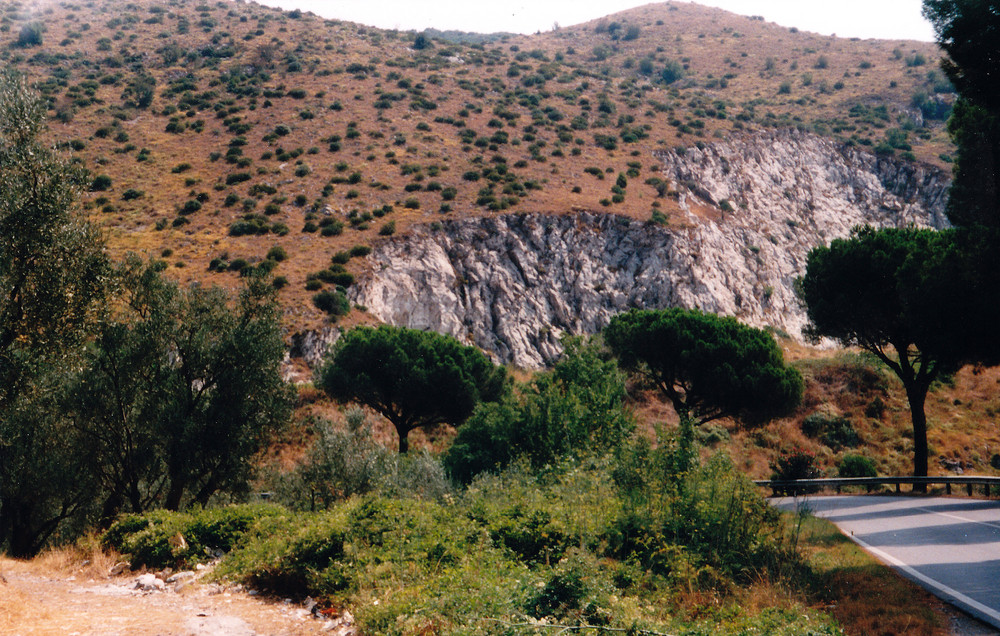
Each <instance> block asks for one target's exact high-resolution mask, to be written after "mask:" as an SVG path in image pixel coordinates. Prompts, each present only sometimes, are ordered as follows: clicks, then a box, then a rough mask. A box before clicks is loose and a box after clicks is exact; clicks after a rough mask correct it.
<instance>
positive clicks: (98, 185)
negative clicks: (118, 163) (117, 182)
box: [90, 174, 111, 192]
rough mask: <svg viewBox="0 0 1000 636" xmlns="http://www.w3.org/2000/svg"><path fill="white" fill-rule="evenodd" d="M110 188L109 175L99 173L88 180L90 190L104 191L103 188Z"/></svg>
mask: <svg viewBox="0 0 1000 636" xmlns="http://www.w3.org/2000/svg"><path fill="white" fill-rule="evenodd" d="M110 189H111V177H109V176H108V175H106V174H100V175H97V176H96V177H94V180H93V181H91V182H90V191H91V192H104V191H105V190H110Z"/></svg>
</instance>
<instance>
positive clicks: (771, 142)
mask: <svg viewBox="0 0 1000 636" xmlns="http://www.w3.org/2000/svg"><path fill="white" fill-rule="evenodd" d="M659 159H661V160H662V162H663V176H664V178H666V179H667V180H669V181H671V182H672V185H673V189H674V190H675V191H676V192H677V195H676V196H677V197H678V201H679V203H680V208H681V210H682V214H684V215H686V216H687V217H688V218H687V219H683V220H681V219H671V226H673V227H670V226H668V227H664V226H660V225H654V224H650V223H641V222H638V221H634V220H630V219H626V218H622V217H617V216H613V215H608V214H597V213H576V214H572V215H566V216H546V215H536V214H518V215H509V216H501V217H496V218H482V219H471V220H465V221H453V222H447V223H445V224H444V226H443V228H442V229H440V230H438V231H431V230H430V229H424V230H418V231H417V232H416V233H413V234H411V235H409V236H407V237H401V238H400V239H399V240H396V241H393V242H390V243H387V244H385V245H384V246H382V247H381V248H379V249H377V250H376V251H375V252H374V253H373V254H372V255H371V256H370V258H371V259H372V262H373V263H372V264H373V265H374V268H373V269H374V273H373V275H372V276H371V277H370V278H368V279H367V280H365V281H362V282H361V283H360V284H359V285H358V286H357V288H356V290H355V292H354V294H355V300H356V302H358V303H359V304H362V305H364V306H366V307H367V308H368V310H369V311H370V312H371V313H372V314H374V315H375V316H376V317H378V318H379V319H381V320H383V321H385V322H388V323H391V324H396V325H403V326H407V327H412V328H417V329H431V330H434V331H439V332H442V333H449V334H452V335H455V336H457V337H458V338H459V339H461V340H463V341H466V342H471V343H474V344H476V345H478V346H480V347H482V348H483V349H485V350H486V351H488V352H490V353H491V354H492V355H494V357H495V358H497V359H498V360H502V361H510V362H513V363H515V364H517V365H519V366H523V367H538V366H541V365H543V364H545V363H546V362H548V361H550V360H551V359H553V358H554V357H555V356H557V355H558V353H559V337H560V335H561V334H562V333H563V332H567V331H568V332H572V333H593V332H596V331H598V330H600V329H601V328H602V327H603V326H604V325H606V324H607V322H608V320H609V319H610V317H611V316H612V315H614V314H615V313H618V312H621V311H624V310H626V309H629V308H631V307H650V308H652V307H667V306H681V307H688V308H695V307H697V308H700V309H703V310H706V311H711V312H716V313H722V314H729V315H734V316H736V317H738V318H739V319H741V320H743V321H744V322H747V323H749V324H751V325H755V326H759V327H763V326H772V327H775V328H778V329H782V330H784V331H786V332H787V333H789V334H790V335H792V336H793V337H798V336H799V335H800V333H801V329H802V327H803V326H804V325H805V322H806V318H805V312H804V308H803V307H802V306H801V305H800V303H799V302H798V300H797V299H796V296H795V293H794V291H793V282H794V281H795V279H796V278H797V277H798V276H801V275H802V274H803V272H804V268H805V257H806V254H807V253H808V251H809V250H810V249H812V248H813V247H814V246H816V245H820V244H824V243H828V242H829V241H830V240H832V239H834V238H837V237H842V236H846V235H848V234H849V232H850V230H851V228H852V227H854V226H856V225H859V224H866V223H867V224H872V225H876V226H895V227H902V226H907V225H916V226H930V227H938V228H939V227H943V226H945V225H946V224H947V221H946V219H945V217H944V203H945V200H946V196H947V186H948V178H947V176H946V175H944V174H942V173H941V172H940V171H937V170H935V169H933V168H930V167H927V166H921V165H916V164H912V163H906V162H902V161H897V160H894V159H890V158H879V157H876V156H874V155H870V154H867V153H864V152H861V151H859V150H856V149H853V148H846V147H843V146H840V145H838V144H837V143H835V142H833V141H831V140H828V139H823V138H820V137H816V136H813V135H808V134H803V133H798V132H787V131H786V132H767V133H761V134H756V135H747V136H744V137H740V138H736V139H732V140H728V141H725V142H720V143H715V144H709V145H704V146H702V147H700V148H688V149H686V150H685V151H673V152H668V153H664V154H663V155H662V156H660V157H659ZM706 205H707V206H713V207H714V208H715V210H716V211H717V214H715V215H709V216H710V217H712V218H709V219H707V220H706V219H705V218H704V217H705V215H704V214H702V215H695V214H694V213H693V211H694V210H695V208H696V207H697V208H704V207H705V206H706ZM713 219H714V220H713ZM677 221H683V222H682V223H680V224H678V223H677Z"/></svg>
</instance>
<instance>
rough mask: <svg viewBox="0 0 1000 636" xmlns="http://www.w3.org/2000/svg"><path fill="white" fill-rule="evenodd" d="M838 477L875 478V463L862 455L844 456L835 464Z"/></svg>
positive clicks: (876, 472)
mask: <svg viewBox="0 0 1000 636" xmlns="http://www.w3.org/2000/svg"><path fill="white" fill-rule="evenodd" d="M837 474H838V475H839V476H840V477H877V476H878V469H877V468H876V467H875V462H874V461H873V460H871V459H870V458H868V457H865V456H864V455H844V456H843V457H842V458H841V460H840V463H839V464H837Z"/></svg>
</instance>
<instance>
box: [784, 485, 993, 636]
mask: <svg viewBox="0 0 1000 636" xmlns="http://www.w3.org/2000/svg"><path fill="white" fill-rule="evenodd" d="M772 501H773V502H774V504H775V505H776V506H777V507H779V508H782V509H784V510H795V509H796V506H807V507H808V509H809V510H810V511H811V512H812V513H813V514H815V515H816V516H817V517H823V518H824V519H829V520H830V521H832V522H833V523H835V524H836V525H837V527H839V528H840V529H841V531H843V532H844V534H846V535H848V536H849V537H851V539H853V540H854V541H855V542H857V543H858V545H860V546H861V547H862V548H865V549H866V550H868V551H869V552H871V553H872V554H874V555H875V556H876V557H878V558H879V559H881V560H882V561H884V562H886V563H888V564H890V565H892V566H894V567H896V568H897V569H898V570H899V571H900V572H901V573H902V574H903V575H904V576H907V577H908V578H910V579H911V580H913V581H915V582H917V583H919V584H920V585H923V586H924V587H926V588H927V589H929V590H930V591H931V592H933V593H934V594H935V595H937V596H938V597H940V598H942V599H944V600H946V601H948V602H950V603H952V604H954V605H957V606H958V607H960V608H962V609H963V610H965V611H966V612H969V613H970V614H972V615H973V616H975V617H976V618H979V619H980V620H982V621H985V622H986V623H988V624H990V625H992V626H994V627H996V628H998V629H1000V501H983V500H976V499H952V498H944V497H929V498H924V497H898V496H897V497H892V496H844V497H819V496H810V497H800V498H798V499H794V498H791V497H783V498H777V499H773V500H772Z"/></svg>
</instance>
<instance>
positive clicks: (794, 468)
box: [771, 447, 821, 495]
mask: <svg viewBox="0 0 1000 636" xmlns="http://www.w3.org/2000/svg"><path fill="white" fill-rule="evenodd" d="M771 471H772V472H771V479H772V480H777V481H791V480H795V479H817V478H819V477H820V476H821V473H820V471H819V468H817V467H816V455H815V454H813V453H811V452H809V451H807V450H805V449H803V448H798V447H796V448H792V449H791V450H788V451H785V452H783V453H782V454H781V455H780V456H779V457H778V458H777V459H775V460H774V461H773V462H771ZM817 490H819V488H818V487H817V486H797V487H795V488H775V489H774V494H775V495H797V494H802V493H810V492H816V491H817Z"/></svg>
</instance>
